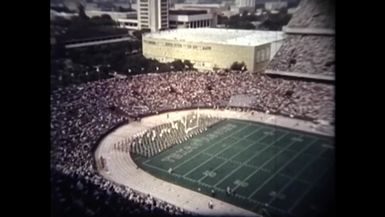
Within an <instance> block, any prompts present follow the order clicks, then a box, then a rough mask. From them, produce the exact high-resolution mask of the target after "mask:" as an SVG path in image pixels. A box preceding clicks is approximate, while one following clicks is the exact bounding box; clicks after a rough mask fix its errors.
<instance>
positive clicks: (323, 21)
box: [287, 0, 335, 29]
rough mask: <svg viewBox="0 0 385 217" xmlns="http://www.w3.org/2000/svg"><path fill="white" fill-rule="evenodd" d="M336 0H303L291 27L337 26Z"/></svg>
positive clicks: (292, 19) (290, 24)
mask: <svg viewBox="0 0 385 217" xmlns="http://www.w3.org/2000/svg"><path fill="white" fill-rule="evenodd" d="M334 20H335V0H301V2H300V3H299V4H298V10H297V11H296V13H295V14H294V15H293V17H292V18H291V20H290V21H289V23H288V24H287V25H288V26H289V27H301V28H326V29H334V28H335V21H334Z"/></svg>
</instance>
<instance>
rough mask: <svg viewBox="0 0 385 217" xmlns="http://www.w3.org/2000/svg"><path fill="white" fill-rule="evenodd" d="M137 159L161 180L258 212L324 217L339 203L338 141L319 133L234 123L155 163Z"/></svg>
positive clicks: (169, 152) (155, 159)
mask: <svg viewBox="0 0 385 217" xmlns="http://www.w3.org/2000/svg"><path fill="white" fill-rule="evenodd" d="M133 158H134V160H135V161H136V163H137V164H138V165H139V166H140V167H141V168H142V169H144V170H146V171H148V172H149V173H151V174H153V175H154V176H156V177H158V178H160V179H163V180H166V181H168V182H172V183H175V184H178V185H180V186H183V187H185V188H189V189H191V190H194V191H197V192H201V193H202V194H206V195H210V196H214V197H215V198H217V199H220V200H223V201H226V202H229V203H231V204H234V205H236V206H239V207H242V208H245V209H248V210H251V211H253V212H256V213H262V214H263V213H265V214H266V213H267V215H272V216H323V215H325V213H327V212H328V209H329V208H330V205H332V204H333V203H334V202H333V200H334V143H333V138H329V137H325V136H319V135H317V134H310V133H305V132H301V131H295V130H291V129H287V128H281V127H276V126H273V125H267V124H261V123H256V122H249V121H241V120H235V119H230V120H224V121H222V122H220V123H218V124H216V125H214V126H213V127H211V128H210V129H209V130H208V131H206V132H205V133H203V134H200V135H198V136H195V137H192V138H191V139H189V140H187V141H185V142H183V143H181V144H179V145H175V146H173V147H171V148H169V149H167V150H165V151H163V152H161V153H159V154H158V155H155V156H153V157H151V158H143V157H140V156H133ZM169 168H172V169H173V172H172V173H171V174H170V173H169V172H168V170H169ZM227 187H230V188H231V189H233V191H234V193H233V194H232V195H227V194H226V189H227ZM212 190H214V192H215V194H214V195H212V193H211V191H212Z"/></svg>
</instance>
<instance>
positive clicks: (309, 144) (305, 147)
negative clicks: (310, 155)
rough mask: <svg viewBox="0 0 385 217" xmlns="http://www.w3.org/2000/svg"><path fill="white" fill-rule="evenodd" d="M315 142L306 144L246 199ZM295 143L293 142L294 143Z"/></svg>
mask: <svg viewBox="0 0 385 217" xmlns="http://www.w3.org/2000/svg"><path fill="white" fill-rule="evenodd" d="M316 141H317V140H313V141H312V142H311V143H308V145H307V146H304V147H303V148H302V150H301V151H299V152H297V154H296V155H294V156H293V157H292V158H291V159H290V160H288V161H287V162H286V163H285V164H284V165H283V166H281V168H279V169H278V170H277V171H276V172H275V173H273V174H272V175H271V176H270V178H268V179H266V180H265V181H264V182H263V183H262V185H261V186H259V187H258V188H257V189H255V190H254V191H253V192H252V193H251V194H250V195H249V196H248V198H251V197H252V196H253V195H254V194H255V193H257V191H259V190H260V189H262V188H263V187H264V186H265V185H266V184H267V183H268V182H269V181H270V180H271V179H273V178H274V177H275V176H276V175H277V174H278V173H279V172H280V171H281V170H282V169H284V168H285V167H286V166H287V165H289V164H290V163H291V162H292V161H293V160H294V159H296V158H297V157H298V156H299V155H300V154H301V153H302V152H304V151H305V150H306V149H307V148H308V147H310V146H311V145H312V144H313V143H315V142H316ZM294 143H295V141H294ZM294 143H292V144H290V145H288V146H287V148H288V147H289V146H291V145H293V144H294Z"/></svg>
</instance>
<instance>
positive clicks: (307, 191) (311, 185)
mask: <svg viewBox="0 0 385 217" xmlns="http://www.w3.org/2000/svg"><path fill="white" fill-rule="evenodd" d="M327 172H328V170H326V171H325V172H324V173H323V174H322V176H320V177H318V178H317V180H316V181H314V182H313V183H311V184H309V187H308V189H306V191H305V192H303V193H302V194H301V195H300V196H299V197H298V198H297V199H296V200H295V201H294V204H293V205H292V206H291V207H290V208H289V213H291V212H292V210H293V209H294V208H295V207H296V206H297V205H298V203H299V202H300V201H301V200H302V199H303V198H304V197H305V196H306V194H307V193H309V192H310V190H312V189H313V188H314V186H315V185H316V184H315V183H317V182H318V181H319V180H320V179H321V178H323V176H324V175H325V174H327Z"/></svg>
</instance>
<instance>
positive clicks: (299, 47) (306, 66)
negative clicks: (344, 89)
mask: <svg viewBox="0 0 385 217" xmlns="http://www.w3.org/2000/svg"><path fill="white" fill-rule="evenodd" d="M334 19H335V16H334V1H333V0H302V1H301V2H300V4H299V5H298V10H297V11H296V12H295V13H294V14H293V17H292V19H291V20H290V21H289V23H288V25H287V26H288V27H291V28H325V29H334V27H335V26H334V23H335V20H334ZM267 69H270V70H274V71H284V72H297V73H307V74H320V75H331V76H332V75H334V73H335V38H334V35H312V34H288V35H287V37H286V39H285V40H284V43H283V45H282V46H281V48H280V49H279V50H278V52H277V53H276V55H275V56H274V58H273V59H272V61H271V62H270V63H269V65H268V67H267Z"/></svg>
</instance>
